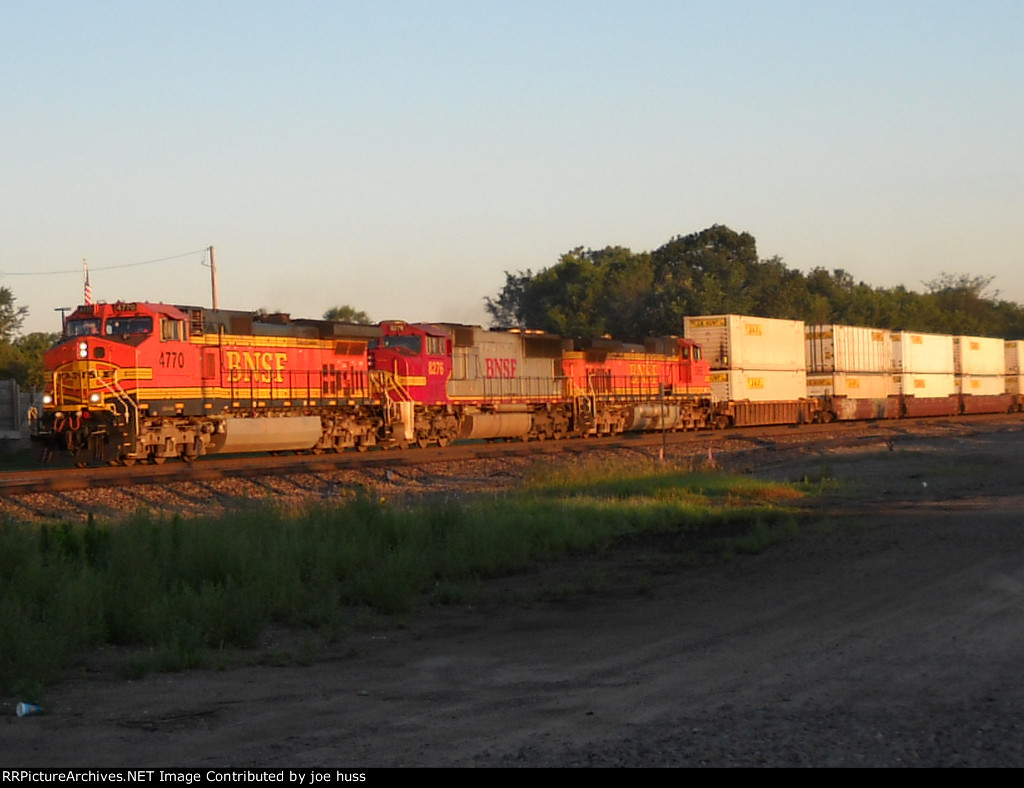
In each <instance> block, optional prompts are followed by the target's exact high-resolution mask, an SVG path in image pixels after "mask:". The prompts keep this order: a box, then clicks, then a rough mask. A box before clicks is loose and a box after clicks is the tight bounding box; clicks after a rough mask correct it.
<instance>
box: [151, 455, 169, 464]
mask: <svg viewBox="0 0 1024 788" xmlns="http://www.w3.org/2000/svg"><path fill="white" fill-rule="evenodd" d="M149 461H150V462H151V463H153V465H163V464H164V463H165V462H167V458H166V457H158V456H156V455H155V454H154V455H152V456H151V457H150V458H149Z"/></svg>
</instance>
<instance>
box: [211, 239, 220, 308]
mask: <svg viewBox="0 0 1024 788" xmlns="http://www.w3.org/2000/svg"><path fill="white" fill-rule="evenodd" d="M209 252H210V285H211V287H212V289H213V308H214V309H219V308H220V307H219V305H218V300H217V261H216V259H215V258H214V256H213V244H210V249H209Z"/></svg>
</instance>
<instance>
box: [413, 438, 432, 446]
mask: <svg viewBox="0 0 1024 788" xmlns="http://www.w3.org/2000/svg"><path fill="white" fill-rule="evenodd" d="M416 445H417V446H419V447H420V448H421V449H425V448H427V446H429V445H430V438H417V439H416Z"/></svg>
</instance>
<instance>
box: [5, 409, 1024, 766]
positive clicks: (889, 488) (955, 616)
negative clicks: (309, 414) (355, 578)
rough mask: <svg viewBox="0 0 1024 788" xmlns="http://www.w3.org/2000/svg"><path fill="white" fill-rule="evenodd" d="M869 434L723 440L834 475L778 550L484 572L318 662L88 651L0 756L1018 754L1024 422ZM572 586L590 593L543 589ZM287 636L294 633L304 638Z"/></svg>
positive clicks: (827, 757)
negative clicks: (166, 665)
mask: <svg viewBox="0 0 1024 788" xmlns="http://www.w3.org/2000/svg"><path fill="white" fill-rule="evenodd" d="M864 437H865V440H864V441H863V443H862V444H861V445H857V446H850V445H845V446H842V445H840V444H838V443H835V442H834V443H832V444H828V443H825V444H821V443H808V442H807V441H804V440H802V439H801V440H794V441H792V442H786V441H777V442H775V444H774V447H773V448H766V449H765V450H763V451H761V452H756V453H752V452H750V451H749V450H748V449H749V446H747V447H746V448H744V447H742V446H740V445H739V444H736V445H735V447H734V448H735V449H736V451H732V450H731V449H730V448H729V445H728V444H723V445H721V446H719V447H718V448H716V449H715V454H714V455H713V459H715V461H716V462H719V463H720V464H722V465H726V466H728V467H731V468H733V469H735V470H742V471H748V472H751V473H755V474H759V475H764V476H767V477H770V478H777V479H800V478H805V477H806V478H812V479H818V478H822V477H827V478H830V479H834V480H837V481H838V482H839V484H836V485H834V486H833V485H829V486H828V487H827V491H826V493H825V495H824V497H823V498H822V499H821V500H819V501H818V502H817V503H816V504H815V506H814V512H813V513H812V515H811V516H810V518H809V519H808V520H807V522H806V524H805V525H804V527H803V528H802V531H801V534H800V535H799V536H798V537H796V538H794V539H793V540H791V541H788V542H786V543H784V544H782V545H779V546H777V547H775V548H772V549H771V550H769V551H767V552H765V553H763V554H761V555H756V556H741V557H738V558H736V559H734V560H728V561H727V560H717V561H709V562H706V563H702V564H700V565H697V566H695V565H693V562H692V560H690V556H689V554H688V553H684V552H683V551H680V550H679V548H678V546H676V545H673V544H672V543H671V542H670V541H668V540H664V539H662V540H650V541H648V542H644V543H632V544H629V545H624V546H622V548H621V549H618V550H615V551H613V552H611V553H610V554H607V555H603V556H600V557H590V558H586V557H576V558H573V559H569V560H566V561H563V562H559V563H557V564H555V565H551V566H546V567H542V568H540V569H538V570H537V571H535V572H532V573H529V574H524V575H521V576H517V577H513V578H505V579H503V580H501V581H496V582H495V583H493V584H487V586H486V587H485V588H483V589H481V595H480V599H479V600H477V601H476V602H475V603H474V604H473V605H471V606H463V607H449V608H427V609H424V610H422V611H420V612H419V613H417V614H416V615H415V616H413V617H411V618H410V620H408V621H407V622H404V624H403V626H400V627H397V628H390V627H388V628H383V629H377V630H371V631H365V632H359V633H356V634H354V635H352V636H350V637H349V638H347V639H346V640H345V641H344V642H342V643H340V644H337V645H334V646H330V647H327V646H325V647H323V648H322V649H321V650H320V651H319V652H318V654H317V656H316V659H315V660H314V661H313V663H312V664H311V665H309V666H305V667H296V666H285V667H272V666H267V665H262V666H251V667H243V668H238V669H235V670H228V671H195V672H192V673H188V674H171V675H158V676H151V677H149V678H146V679H143V680H138V681H121V680H118V679H116V678H113V677H112V676H110V675H109V674H108V673H106V672H104V671H87V672H79V673H75V674H73V675H70V676H69V677H68V680H67V681H66V682H64V683H63V684H61V685H60V686H58V687H55V688H54V689H53V690H52V692H51V693H50V696H49V698H48V699H47V708H46V713H45V714H43V715H42V716H38V717H26V718H21V719H18V718H15V717H14V716H13V714H12V715H11V716H9V717H8V718H7V719H6V720H4V721H0V760H2V761H3V763H4V764H5V765H9V766H18V767H27V766H101V765H102V766H111V765H121V766H145V767H150V768H152V767H159V766H185V765H187V766H197V767H198V766H269V767H282V766H294V767H304V766H332V767H375V766H448V765H455V766H1021V765H1024V687H1022V683H1021V681H1020V677H1019V674H1020V667H1019V666H1020V660H1021V656H1022V654H1024V538H1022V537H1024V531H1022V526H1024V516H1022V514H1021V512H1022V504H1024V480H1022V474H1021V471H1020V469H1021V467H1022V465H1024V463H1022V460H1024V456H1022V455H1024V442H1022V440H1021V438H1022V429H1021V423H1020V421H1019V420H1018V421H1014V422H1010V423H1009V424H1007V425H1004V426H1002V427H991V426H988V427H984V428H982V427H971V426H964V425H957V426H953V427H949V428H946V429H939V430H937V431H936V430H934V429H933V430H931V431H930V434H929V433H926V432H924V431H911V432H907V433H905V434H900V435H899V436H898V437H896V438H895V439H894V440H892V439H884V438H878V437H877V436H873V435H872V434H871V433H870V432H868V431H866V432H865V436H864ZM739 449H743V450H742V451H740V450H739ZM701 451H704V450H703V449H702V450H701ZM528 464H529V463H528V461H526V460H514V461H504V460H501V461H497V460H495V461H487V462H486V463H485V464H483V465H479V466H477V465H469V466H466V467H464V468H463V469H462V470H461V472H460V473H459V474H454V475H453V474H451V473H450V471H451V470H452V469H444V468H439V467H435V466H430V467H429V468H424V469H416V470H412V469H403V470H402V475H400V476H399V477H397V478H396V476H395V475H394V474H392V476H391V478H387V477H386V476H384V475H383V472H378V473H376V475H371V477H368V478H363V479H344V478H337V479H336V478H334V477H333V476H332V477H331V478H330V479H327V478H324V477H321V476H315V477H310V478H305V477H288V478H287V479H281V480H277V481H275V482H264V483H262V484H256V483H253V482H238V483H237V484H239V485H245V486H244V487H240V488H238V489H232V490H227V489H220V488H215V487H214V486H212V485H203V486H201V487H200V488H198V489H195V490H178V491H161V492H159V493H157V492H156V491H145V492H143V493H142V494H141V495H136V492H135V491H134V490H132V491H129V492H128V493H118V494H119V495H128V494H130V495H131V497H132V498H135V499H138V500H134V501H130V503H131V504H133V505H130V506H128V507H127V508H129V509H133V508H136V507H137V506H138V505H139V501H141V502H142V505H145V506H149V507H151V508H154V509H156V508H161V509H163V508H169V507H173V508H178V507H182V508H184V507H185V506H186V503H187V502H188V501H194V504H192V505H194V506H196V507H197V508H198V509H199V510H202V509H205V508H208V507H209V506H210V505H211V503H217V505H223V506H233V505H235V504H234V503H232V500H233V496H236V495H241V496H249V495H259V494H261V493H260V491H261V490H262V491H263V493H262V494H266V495H274V496H278V497H280V496H288V495H296V496H300V497H302V498H303V499H305V498H306V497H308V496H310V495H315V496H321V497H330V496H332V495H340V494H343V491H344V490H346V489H351V487H352V485H354V484H363V485H367V486H369V485H373V489H374V490H380V491H381V492H382V493H383V494H391V495H398V496H401V495H407V494H412V493H413V492H415V493H417V494H421V493H427V494H445V495H450V494H468V493H469V492H470V491H472V490H476V489H481V488H483V489H500V488H501V487H502V486H505V485H507V484H508V483H510V482H511V481H512V480H513V479H515V478H517V477H518V475H519V474H521V473H522V472H523V471H524V469H525V467H526V466H527V465H528ZM465 479H469V480H470V481H464V480H465ZM225 484H227V483H225ZM250 485H251V486H250ZM296 490H301V491H304V492H301V493H300V492H296ZM83 495H84V494H83ZM165 495H169V496H177V497H176V498H173V499H165V498H163V497H162V496H165ZM95 496H96V497H95V499H90V498H88V496H87V497H86V498H84V499H82V500H76V499H75V497H74V496H68V497H67V498H66V499H63V498H62V501H54V500H46V501H43V500H33V501H26V502H18V503H17V505H19V506H24V507H25V511H31V510H35V511H36V512H37V516H46V515H45V513H47V512H55V511H60V510H61V507H62V506H63V507H68V508H67V509H65V510H64V511H85V510H88V509H89V507H93V506H95V507H101V506H105V507H108V508H110V509H113V508H116V505H115V502H114V501H113V499H111V498H110V497H109V496H110V494H109V492H107V491H102V492H98V493H95ZM148 496H160V498H159V500H157V499H155V498H149V497H148ZM218 502H219V503H218ZM4 503H5V507H6V506H7V505H8V503H7V502H4ZM76 507H79V509H76ZM40 513H42V514H40ZM570 587H571V588H576V589H579V591H578V592H577V593H569V594H558V593H551V591H552V590H557V589H559V588H570ZM272 634H273V636H274V637H275V638H276V643H277V645H278V646H282V645H283V646H287V644H288V643H289V639H290V638H291V639H292V640H293V641H294V643H293V645H296V647H297V641H296V639H297V638H298V637H299V635H296V634H293V633H288V632H278V633H272ZM4 700H5V701H6V702H13V701H16V700H21V699H4Z"/></svg>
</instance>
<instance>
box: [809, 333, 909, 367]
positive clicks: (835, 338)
mask: <svg viewBox="0 0 1024 788" xmlns="http://www.w3.org/2000/svg"><path fill="white" fill-rule="evenodd" d="M804 348H805V351H806V356H807V371H808V372H810V373H818V372H884V373H890V374H891V373H892V371H893V363H892V340H891V339H890V336H889V332H888V331H883V330H882V329H879V328H865V327H863V326H842V325H832V324H827V325H812V326H807V331H806V333H805V343H804Z"/></svg>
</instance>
